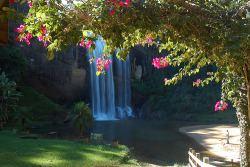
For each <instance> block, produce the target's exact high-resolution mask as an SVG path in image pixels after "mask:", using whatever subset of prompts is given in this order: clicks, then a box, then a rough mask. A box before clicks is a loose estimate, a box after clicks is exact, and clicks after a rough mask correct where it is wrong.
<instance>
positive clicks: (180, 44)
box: [1, 0, 250, 166]
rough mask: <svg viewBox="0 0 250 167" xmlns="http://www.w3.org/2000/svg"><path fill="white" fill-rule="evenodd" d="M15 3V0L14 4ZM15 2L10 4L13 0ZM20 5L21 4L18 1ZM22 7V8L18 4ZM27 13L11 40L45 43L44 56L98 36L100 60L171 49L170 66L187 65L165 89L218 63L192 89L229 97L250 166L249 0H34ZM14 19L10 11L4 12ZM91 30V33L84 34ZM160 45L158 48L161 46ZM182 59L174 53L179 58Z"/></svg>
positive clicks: (245, 160)
mask: <svg viewBox="0 0 250 167" xmlns="http://www.w3.org/2000/svg"><path fill="white" fill-rule="evenodd" d="M17 1H18V0H17ZM12 2H14V1H12ZM22 2H25V1H22ZM22 2H21V3H22ZM28 3H29V6H30V10H29V13H28V14H27V15H26V16H24V17H22V16H20V17H22V19H23V21H24V23H25V25H24V26H20V27H19V29H16V32H18V33H20V35H19V36H17V37H16V38H15V40H16V41H25V42H26V43H27V44H29V39H31V38H32V36H36V37H38V40H39V41H41V42H43V43H44V46H45V47H47V49H48V54H47V58H48V59H49V60H51V59H52V58H53V57H54V50H61V51H65V50H66V48H67V46H68V45H70V44H74V45H77V44H78V43H79V42H81V43H82V44H83V43H84V44H85V45H83V46H86V47H87V48H89V52H90V53H91V52H92V51H93V50H94V49H95V44H94V41H95V40H97V39H98V37H99V36H101V37H102V38H103V39H104V40H105V41H106V46H105V48H104V52H103V54H104V59H105V56H109V55H110V54H113V53H114V51H115V49H116V48H119V49H122V48H123V49H122V50H121V51H120V52H118V53H117V56H118V57H120V58H121V59H125V58H126V55H127V54H128V53H129V50H130V47H131V46H134V45H135V44H142V45H145V44H146V43H147V44H149V45H153V44H155V45H158V47H159V51H162V50H163V49H168V50H169V51H171V52H170V54H169V55H168V56H167V55H166V58H165V60H166V62H168V65H173V66H176V65H181V63H186V64H185V66H184V67H183V68H181V69H180V70H179V71H178V73H177V74H176V75H175V76H173V77H172V78H171V79H166V80H165V82H166V84H171V83H172V84H176V83H177V81H178V80H181V79H182V77H183V76H185V75H192V74H196V73H198V72H199V71H200V68H202V67H204V66H207V65H210V64H215V65H216V66H217V71H216V72H214V73H212V72H210V73H208V76H207V77H206V78H204V79H203V80H198V81H197V82H196V84H195V85H197V86H199V85H201V86H203V85H204V84H208V83H209V82H210V81H212V80H215V81H217V82H219V81H220V80H221V81H222V83H223V84H222V89H223V92H222V99H225V98H227V99H229V100H231V101H232V102H233V103H234V106H235V107H236V109H237V116H238V120H239V124H240V127H241V136H242V138H241V165H242V166H248V165H249V155H250V154H249V150H250V149H249V148H250V137H249V125H250V124H249V122H250V90H249V86H250V85H249V80H250V75H249V73H250V58H249V28H250V26H249V12H248V11H249V6H250V5H249V2H248V1H247V0H241V1H238V0H232V1H229V0H190V1H184V0H150V1H147V0H133V1H132V0H131V1H130V0H126V1H125V2H124V3H118V2H117V1H115V0H110V1H105V0H88V1H81V0H75V1H74V3H73V1H67V4H66V5H65V4H63V3H61V1H60V0H50V1H47V2H46V1H43V0H36V1H30V0H29V1H28ZM3 11H6V12H7V13H8V14H7V15H1V18H2V19H4V18H5V17H6V16H8V17H10V18H16V15H15V10H14V9H10V8H3ZM87 32H89V33H87ZM158 40H160V41H162V42H158ZM180 51H181V52H182V54H178V52H180Z"/></svg>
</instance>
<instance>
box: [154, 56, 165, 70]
mask: <svg viewBox="0 0 250 167" xmlns="http://www.w3.org/2000/svg"><path fill="white" fill-rule="evenodd" d="M152 64H153V65H154V67H156V68H164V67H167V66H168V62H166V58H164V57H161V58H155V59H153V63H152Z"/></svg>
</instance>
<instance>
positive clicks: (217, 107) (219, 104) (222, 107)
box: [215, 101, 228, 111]
mask: <svg viewBox="0 0 250 167" xmlns="http://www.w3.org/2000/svg"><path fill="white" fill-rule="evenodd" d="M227 106H228V104H227V103H226V102H223V101H218V102H217V103H216V104H215V111H218V110H219V111H223V110H226V109H227Z"/></svg>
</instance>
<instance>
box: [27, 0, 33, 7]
mask: <svg viewBox="0 0 250 167" xmlns="http://www.w3.org/2000/svg"><path fill="white" fill-rule="evenodd" d="M27 3H28V5H29V8H31V7H32V0H27Z"/></svg>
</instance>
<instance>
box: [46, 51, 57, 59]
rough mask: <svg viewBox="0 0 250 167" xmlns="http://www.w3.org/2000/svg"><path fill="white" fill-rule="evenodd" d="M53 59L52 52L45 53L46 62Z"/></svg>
mask: <svg viewBox="0 0 250 167" xmlns="http://www.w3.org/2000/svg"><path fill="white" fill-rule="evenodd" d="M54 57H55V55H54V52H53V50H52V51H48V52H47V55H46V58H47V59H48V60H52V59H53V58H54Z"/></svg>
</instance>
